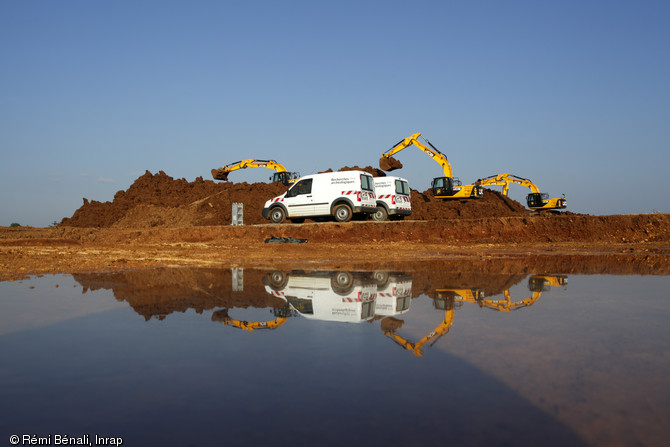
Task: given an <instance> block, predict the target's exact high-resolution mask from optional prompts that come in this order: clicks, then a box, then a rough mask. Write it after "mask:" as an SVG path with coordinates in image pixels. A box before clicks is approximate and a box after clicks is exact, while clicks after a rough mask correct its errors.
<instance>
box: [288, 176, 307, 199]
mask: <svg viewBox="0 0 670 447" xmlns="http://www.w3.org/2000/svg"><path fill="white" fill-rule="evenodd" d="M311 192H312V179H311V178H308V179H305V180H301V181H299V182H298V183H296V184H295V185H293V188H291V190H290V195H289V197H295V196H297V195H300V194H311Z"/></svg>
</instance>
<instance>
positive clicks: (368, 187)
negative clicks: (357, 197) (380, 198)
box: [361, 174, 375, 191]
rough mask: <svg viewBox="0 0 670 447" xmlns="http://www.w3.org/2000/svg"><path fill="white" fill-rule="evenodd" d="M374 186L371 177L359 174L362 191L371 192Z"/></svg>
mask: <svg viewBox="0 0 670 447" xmlns="http://www.w3.org/2000/svg"><path fill="white" fill-rule="evenodd" d="M374 185H375V182H374V180H372V177H371V176H369V175H363V174H361V189H362V190H363V191H372V190H373V189H374V187H375V186H374Z"/></svg>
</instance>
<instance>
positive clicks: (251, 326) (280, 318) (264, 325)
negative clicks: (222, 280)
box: [212, 304, 291, 331]
mask: <svg viewBox="0 0 670 447" xmlns="http://www.w3.org/2000/svg"><path fill="white" fill-rule="evenodd" d="M272 312H273V313H274V315H275V317H276V318H275V319H274V320H269V321H244V320H236V319H234V318H231V317H230V315H228V309H227V308H224V309H221V310H217V311H216V312H214V313H213V314H212V321H219V322H221V323H223V325H224V326H232V327H236V328H238V329H242V330H243V331H255V330H256V329H277V328H278V327H279V326H281V325H282V324H284V323H286V319H287V318H288V317H289V316H291V310H290V308H289V306H288V304H286V305H284V306H283V307H280V308H279V309H272Z"/></svg>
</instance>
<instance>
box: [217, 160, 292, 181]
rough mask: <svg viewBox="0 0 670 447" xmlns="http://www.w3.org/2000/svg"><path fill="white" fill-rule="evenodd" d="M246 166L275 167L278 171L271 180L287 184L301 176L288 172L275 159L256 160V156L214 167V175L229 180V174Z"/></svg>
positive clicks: (219, 178)
mask: <svg viewBox="0 0 670 447" xmlns="http://www.w3.org/2000/svg"><path fill="white" fill-rule="evenodd" d="M244 168H266V169H274V170H275V171H277V172H275V173H274V175H273V176H272V177H270V180H272V181H273V182H279V183H282V184H283V185H286V186H289V185H291V184H293V183H295V182H296V180H298V178H299V177H300V175H299V174H298V173H297V172H288V171H287V170H286V168H285V167H284V166H283V165H282V164H280V163H277V162H276V161H275V160H256V159H254V158H248V159H246V160H240V161H236V162H234V163H230V164H228V165H225V166H223V167H221V168H217V169H212V177H214V179H215V180H228V174H230V173H231V172H233V171H237V170H238V169H244Z"/></svg>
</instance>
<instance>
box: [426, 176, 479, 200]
mask: <svg viewBox="0 0 670 447" xmlns="http://www.w3.org/2000/svg"><path fill="white" fill-rule="evenodd" d="M431 187H432V188H433V196H435V197H436V198H438V199H449V198H459V199H468V198H474V199H478V198H481V197H482V196H483V195H484V188H482V187H481V186H479V185H466V186H463V184H462V183H461V181H460V180H459V179H458V178H452V177H435V178H434V179H433V183H432V184H431Z"/></svg>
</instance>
